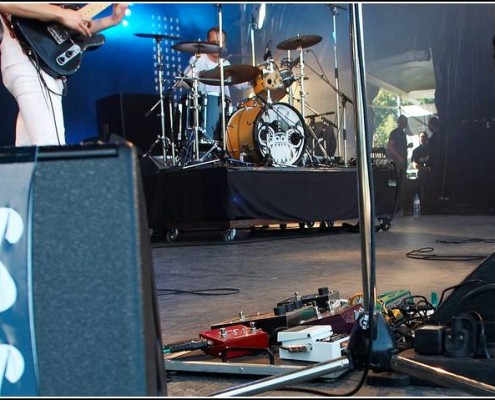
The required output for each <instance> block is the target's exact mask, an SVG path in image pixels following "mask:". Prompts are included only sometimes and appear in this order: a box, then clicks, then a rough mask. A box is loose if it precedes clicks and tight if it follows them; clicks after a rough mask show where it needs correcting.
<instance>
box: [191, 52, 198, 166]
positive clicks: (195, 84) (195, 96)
mask: <svg viewBox="0 0 495 400" xmlns="http://www.w3.org/2000/svg"><path fill="white" fill-rule="evenodd" d="M199 57H200V54H196V60H195V61H194V63H193V64H192V65H191V72H192V82H193V85H192V89H191V96H192V98H193V109H194V125H193V130H194V157H195V158H196V161H199V102H198V99H199V90H198V78H197V77H196V72H195V66H196V61H197V60H198V59H199Z"/></svg>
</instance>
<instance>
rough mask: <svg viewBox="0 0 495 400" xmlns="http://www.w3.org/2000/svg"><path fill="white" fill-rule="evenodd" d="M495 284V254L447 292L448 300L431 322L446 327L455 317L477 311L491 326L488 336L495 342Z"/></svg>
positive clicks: (439, 306) (433, 315)
mask: <svg viewBox="0 0 495 400" xmlns="http://www.w3.org/2000/svg"><path fill="white" fill-rule="evenodd" d="M493 284H495V253H492V254H491V255H490V256H488V257H487V258H485V260H483V262H482V263H481V264H480V265H479V266H478V267H477V268H476V269H475V270H474V271H473V272H471V273H470V274H469V275H467V276H466V277H465V278H464V280H462V281H461V282H460V283H459V284H457V285H456V288H454V289H452V291H450V292H447V294H446V298H445V299H444V300H443V301H442V302H441V303H440V304H439V305H438V307H437V309H436V310H435V312H434V313H433V314H432V315H431V316H430V320H431V321H435V322H438V323H440V324H441V325H445V324H447V323H449V321H450V320H451V319H452V317H453V316H458V315H460V314H462V313H465V312H469V311H476V312H478V313H479V314H480V315H481V317H482V318H483V320H484V322H485V324H488V325H490V328H489V329H487V335H489V336H490V339H491V340H495V331H494V329H493V327H492V325H493V324H494V323H495V307H493V304H494V303H495V289H494V288H492V287H491V285H493ZM489 285H490V286H489ZM448 293H450V294H448Z"/></svg>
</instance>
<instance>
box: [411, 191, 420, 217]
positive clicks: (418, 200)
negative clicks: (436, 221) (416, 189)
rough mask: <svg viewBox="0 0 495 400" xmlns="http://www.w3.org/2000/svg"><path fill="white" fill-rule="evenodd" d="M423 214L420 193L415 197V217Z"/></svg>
mask: <svg viewBox="0 0 495 400" xmlns="http://www.w3.org/2000/svg"><path fill="white" fill-rule="evenodd" d="M420 215H421V200H420V198H419V194H417V193H416V194H415V195H414V199H413V218H414V219H418V218H419V216H420Z"/></svg>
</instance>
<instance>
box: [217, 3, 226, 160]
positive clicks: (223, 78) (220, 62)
mask: <svg viewBox="0 0 495 400" xmlns="http://www.w3.org/2000/svg"><path fill="white" fill-rule="evenodd" d="M217 7H218V28H219V30H220V32H218V35H219V39H220V43H219V47H220V49H219V52H220V57H219V58H218V66H219V68H220V97H221V103H220V104H221V107H222V108H221V110H220V115H221V117H222V142H223V150H224V151H226V150H227V141H226V140H225V131H226V129H225V88H224V82H225V76H224V69H223V55H222V52H223V28H222V5H221V4H217Z"/></svg>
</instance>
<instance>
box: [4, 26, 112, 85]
mask: <svg viewBox="0 0 495 400" xmlns="http://www.w3.org/2000/svg"><path fill="white" fill-rule="evenodd" d="M11 22H12V26H13V28H14V32H15V33H16V35H17V37H18V39H19V40H20V42H21V45H23V46H24V47H25V48H26V50H27V52H28V55H29V56H31V57H33V58H34V60H35V61H36V62H37V63H38V64H39V65H40V66H41V68H43V70H44V71H45V72H47V73H48V74H49V75H51V76H53V77H56V78H58V77H62V76H70V75H72V74H74V73H75V72H76V71H77V70H78V69H79V67H80V66H81V61H82V55H83V53H84V51H86V50H87V49H95V48H97V47H99V46H101V45H103V44H104V43H105V37H104V36H103V35H101V34H97V35H93V36H90V37H87V36H83V35H80V34H78V33H74V32H71V31H69V30H68V29H67V28H65V27H64V26H63V25H60V24H57V23H46V22H42V21H38V20H35V19H30V18H19V17H15V16H12V18H11Z"/></svg>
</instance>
